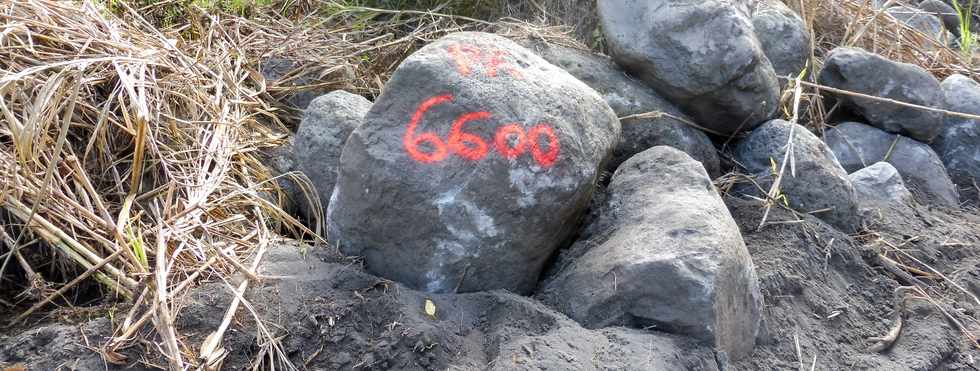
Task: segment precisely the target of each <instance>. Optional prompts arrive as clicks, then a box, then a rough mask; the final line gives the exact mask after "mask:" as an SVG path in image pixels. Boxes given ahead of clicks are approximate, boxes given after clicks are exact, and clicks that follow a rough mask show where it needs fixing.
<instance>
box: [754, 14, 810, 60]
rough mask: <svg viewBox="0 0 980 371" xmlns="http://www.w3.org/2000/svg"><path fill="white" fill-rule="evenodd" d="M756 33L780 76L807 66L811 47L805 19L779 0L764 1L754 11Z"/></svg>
mask: <svg viewBox="0 0 980 371" xmlns="http://www.w3.org/2000/svg"><path fill="white" fill-rule="evenodd" d="M752 25H753V26H754V27H755V34H756V36H757V37H758V38H759V41H760V42H761V43H762V50H763V51H764V52H765V53H766V57H767V58H769V62H771V63H772V67H773V69H775V70H776V75H778V76H784V77H785V76H792V77H796V76H798V75H799V74H800V72H802V71H803V69H804V68H806V61H807V60H808V59H810V54H811V52H812V47H811V44H810V32H809V31H807V29H806V23H804V22H803V18H800V16H799V15H798V14H796V12H794V11H793V10H792V9H790V8H789V7H788V6H786V4H783V2H782V1H779V0H765V1H762V2H761V3H760V5H759V7H758V9H756V11H755V13H754V14H753V15H752Z"/></svg>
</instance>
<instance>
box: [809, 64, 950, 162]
mask: <svg viewBox="0 0 980 371" xmlns="http://www.w3.org/2000/svg"><path fill="white" fill-rule="evenodd" d="M818 81H819V82H820V83H821V84H824V85H827V86H830V87H833V88H838V89H843V90H847V91H852V92H856V93H860V94H865V95H870V96H873V97H879V98H886V99H894V100H897V101H901V102H905V103H912V104H917V105H921V106H926V107H937V108H938V107H942V106H943V94H942V90H940V88H939V81H938V80H936V78H935V77H933V76H932V74H931V73H929V71H926V70H925V69H923V68H922V67H919V66H915V65H911V64H907V63H899V62H893V61H890V60H887V59H885V58H884V57H882V56H880V55H877V54H873V53H868V52H866V51H864V50H861V49H857V48H844V47H841V48H837V49H834V50H833V51H831V52H830V55H828V56H827V59H826V61H825V62H824V67H823V70H821V71H820V75H819V78H818ZM835 96H836V98H837V99H838V101H839V102H840V103H842V104H843V105H844V106H846V107H848V108H850V109H852V110H853V111H855V112H856V113H857V114H859V115H861V116H862V117H864V118H865V119H866V120H867V122H868V123H870V124H871V125H872V126H874V127H877V128H879V129H882V130H885V131H888V132H890V133H896V134H902V135H905V136H908V137H911V138H912V139H915V140H918V141H921V142H926V143H929V142H931V141H932V140H933V138H935V137H936V135H937V134H938V133H939V129H940V126H941V125H942V114H941V113H937V112H932V111H925V110H922V109H917V108H911V107H905V106H900V105H897V104H893V103H890V102H885V101H881V100H877V99H872V98H866V97H857V96H851V95H844V94H836V95H835Z"/></svg>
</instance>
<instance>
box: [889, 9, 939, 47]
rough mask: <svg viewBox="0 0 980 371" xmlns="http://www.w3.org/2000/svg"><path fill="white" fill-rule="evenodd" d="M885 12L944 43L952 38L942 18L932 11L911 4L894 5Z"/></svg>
mask: <svg viewBox="0 0 980 371" xmlns="http://www.w3.org/2000/svg"><path fill="white" fill-rule="evenodd" d="M885 12H886V13H888V14H889V15H891V16H892V17H894V18H895V19H897V20H898V21H899V22H902V23H905V24H906V25H908V26H909V27H911V28H912V29H915V30H917V31H919V32H922V33H923V34H925V35H926V36H928V37H930V38H932V39H933V40H936V41H939V42H941V43H942V44H945V43H947V42H949V40H950V39H949V35H948V34H947V33H946V28H945V27H944V26H943V21H942V19H940V18H939V17H938V16H936V15H935V14H932V13H931V12H927V11H924V10H922V9H919V8H915V7H911V6H894V7H890V8H888V9H886V10H885Z"/></svg>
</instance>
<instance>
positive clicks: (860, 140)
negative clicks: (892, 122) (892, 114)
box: [823, 122, 959, 207]
mask: <svg viewBox="0 0 980 371" xmlns="http://www.w3.org/2000/svg"><path fill="white" fill-rule="evenodd" d="M823 139H824V141H825V142H827V145H828V146H830V149H831V150H832V151H833V152H834V155H836V157H837V160H838V161H839V162H840V164H841V165H842V166H843V167H844V169H845V170H847V171H848V172H854V171H858V170H860V169H863V168H865V167H867V166H869V165H871V164H874V163H875V162H879V161H884V162H887V163H889V164H892V166H895V168H896V169H898V173H899V174H901V175H902V179H904V180H905V183H906V184H907V185H908V186H909V188H910V189H911V190H912V192H913V193H914V194H916V195H919V196H921V197H920V199H922V201H929V202H933V203H938V204H940V205H946V206H950V207H955V206H957V205H958V204H959V196H958V195H957V192H956V187H955V186H954V185H953V182H952V181H951V180H950V178H949V175H948V174H947V173H946V169H945V168H944V167H943V163H942V161H941V160H940V159H939V156H938V155H937V154H936V152H935V151H933V150H932V148H929V146H928V145H926V144H924V143H922V142H918V141H915V140H912V139H909V138H906V137H904V136H901V135H895V134H889V133H887V132H885V131H882V130H879V129H876V128H874V127H871V126H869V125H865V124H861V123H857V122H845V123H842V124H839V125H837V126H836V127H834V128H831V129H829V130H827V131H825V132H824V138H823Z"/></svg>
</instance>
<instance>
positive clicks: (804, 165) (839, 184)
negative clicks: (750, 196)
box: [735, 120, 860, 232]
mask: <svg viewBox="0 0 980 371" xmlns="http://www.w3.org/2000/svg"><path fill="white" fill-rule="evenodd" d="M790 133H792V134H793V136H792V137H793V142H792V148H793V151H792V153H791V154H790V155H791V157H792V160H791V161H793V162H792V164H793V165H794V166H792V167H791V166H789V165H787V166H786V167H785V169H786V170H785V171H784V173H783V178H782V180H781V181H780V187H779V189H780V191H781V193H782V194H783V195H785V196H786V198H787V199H788V202H789V204H790V206H792V207H793V208H795V209H797V210H798V211H801V212H815V211H819V212H817V213H815V215H816V216H817V217H819V218H820V219H823V220H824V221H826V222H828V223H830V224H831V225H833V226H835V227H837V228H838V229H840V230H843V231H845V232H853V231H855V230H857V229H859V228H860V217H859V214H858V211H857V201H856V199H855V193H854V187H853V186H852V185H851V182H850V180H848V179H847V172H846V171H844V168H842V167H841V165H840V164H839V163H838V162H837V159H836V158H834V154H833V153H832V152H831V151H830V148H827V145H826V144H824V143H823V142H822V141H820V138H817V136H816V135H813V133H811V132H809V131H808V130H807V129H806V128H804V127H803V126H800V125H796V124H792V123H789V122H786V121H783V120H772V121H769V122H767V123H765V124H763V125H762V126H760V127H758V128H757V129H755V130H753V131H752V133H751V134H750V135H749V136H748V137H747V138H745V139H744V140H742V141H741V142H740V143H739V144H738V145H737V147H736V148H735V159H736V160H737V161H738V163H739V164H741V165H742V166H744V167H745V169H746V170H747V171H748V172H749V173H750V174H753V175H755V176H756V181H757V182H758V183H759V185H760V186H762V187H763V188H764V189H765V190H767V191H768V190H769V188H770V186H771V185H772V183H773V181H774V178H775V177H774V174H773V171H772V164H773V162H775V163H776V167H777V169H779V168H782V167H783V166H782V162H783V159H784V157H785V154H786V148H787V143H789V138H790ZM794 169H795V176H794V174H793V172H792V171H791V170H794Z"/></svg>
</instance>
